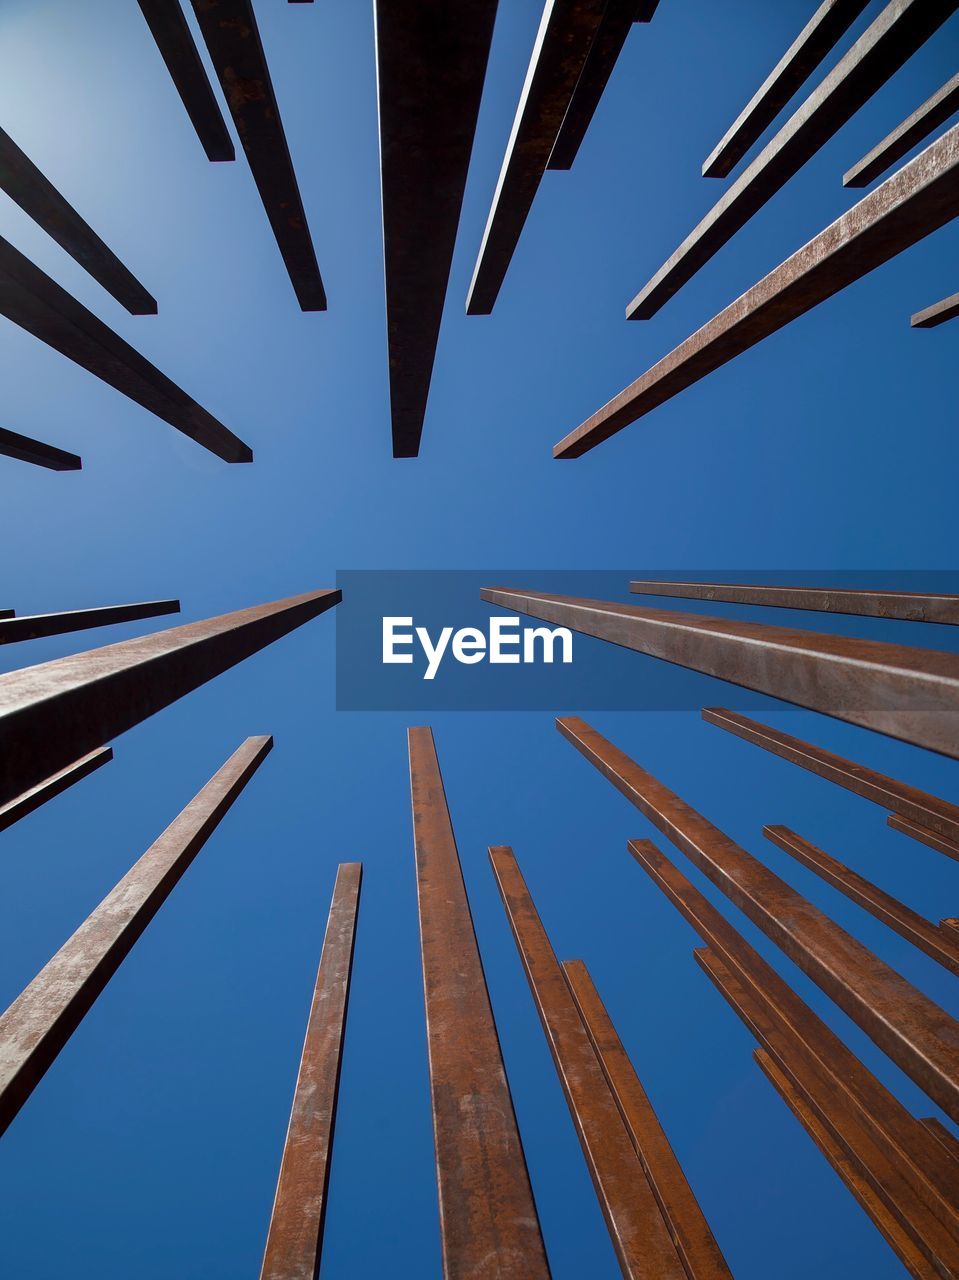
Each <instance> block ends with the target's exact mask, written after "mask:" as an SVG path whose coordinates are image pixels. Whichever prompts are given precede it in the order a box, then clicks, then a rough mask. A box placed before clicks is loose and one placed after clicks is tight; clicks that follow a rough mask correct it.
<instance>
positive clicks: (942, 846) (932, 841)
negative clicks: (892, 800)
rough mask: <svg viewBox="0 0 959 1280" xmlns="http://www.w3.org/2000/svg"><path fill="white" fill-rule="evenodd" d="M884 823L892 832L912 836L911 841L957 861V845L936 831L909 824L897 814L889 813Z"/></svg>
mask: <svg viewBox="0 0 959 1280" xmlns="http://www.w3.org/2000/svg"><path fill="white" fill-rule="evenodd" d="M943 803H945V801H943ZM886 822H887V823H888V824H889V826H890V827H892V829H893V831H899V832H901V833H902V834H903V835H904V836H912V838H913V840H918V841H920V843H921V844H924V845H928V846H929V848H930V849H935V850H936V852H937V853H944V854H945V855H946V857H947V858H956V859H957V860H959V845H957V844H953V842H952V841H951V840H946V839H945V838H944V837H943V836H941V835H940V834H939V833H938V832H937V831H932V830H930V829H929V827H927V826H924V825H923V824H922V823H921V822H911V821H910V820H909V819H908V818H903V817H901V816H900V815H899V814H898V813H891V814H890V815H889V817H888V818H887V819H886Z"/></svg>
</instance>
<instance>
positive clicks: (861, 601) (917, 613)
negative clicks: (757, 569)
mask: <svg viewBox="0 0 959 1280" xmlns="http://www.w3.org/2000/svg"><path fill="white" fill-rule="evenodd" d="M629 589H630V591H631V592H632V593H633V594H634V595H641V596H671V597H675V598H677V599H680V600H720V601H723V602H724V603H726V604H756V605H762V606H763V607H764V608H772V609H808V610H811V611H813V612H818V613H843V614H849V615H851V616H855V617H866V618H901V619H904V620H906V621H908V622H944V623H948V624H949V625H951V626H959V595H948V594H946V593H944V592H939V593H936V594H930V593H927V592H922V591H858V590H851V589H849V588H846V587H839V588H837V587H769V586H760V585H758V584H756V583H744V582H659V581H656V580H652V579H643V580H642V581H635V582H631V583H630V584H629Z"/></svg>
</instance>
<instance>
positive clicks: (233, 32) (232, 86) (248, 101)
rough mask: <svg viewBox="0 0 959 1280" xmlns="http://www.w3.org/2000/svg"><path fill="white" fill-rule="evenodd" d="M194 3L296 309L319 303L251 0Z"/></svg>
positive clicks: (316, 307) (315, 270)
mask: <svg viewBox="0 0 959 1280" xmlns="http://www.w3.org/2000/svg"><path fill="white" fill-rule="evenodd" d="M193 11H194V13H195V14H196V20H197V22H198V23H199V25H200V31H201V33H202V35H203V39H204V41H205V42H206V47H207V49H208V50H209V54H210V58H211V60H212V62H213V66H214V68H215V69H216V74H217V76H218V77H219V80H220V85H221V87H222V89H223V94H224V96H225V98H226V101H227V105H228V106H229V108H230V112H231V114H232V116H233V123H234V125H235V126H236V131H237V133H238V134H239V137H240V142H241V144H242V146H243V150H244V151H245V152H246V158H247V162H248V163H249V166H250V172H251V173H252V175H253V181H254V182H255V183H256V189H257V191H259V193H260V199H261V200H262V201H263V208H264V210H265V211H266V216H267V218H268V219H269V221H270V226H271V227H272V228H273V235H274V237H275V238H276V243H277V247H278V248H279V250H280V255H281V257H282V258H283V262H284V263H285V265H286V270H287V273H288V274H289V277H290V283H291V284H292V285H293V292H294V293H295V294H296V300H297V302H298V303H299V304H300V309H301V310H302V311H325V310H326V292H325V290H324V288H323V281H322V279H321V278H320V268H319V266H318V265H317V261H316V251H315V250H314V248H313V241H312V239H311V238H310V229H309V226H308V225H307V221H306V213H305V211H304V209H303V201H302V199H301V198H300V189H299V187H298V186H297V182H296V173H295V172H294V170H293V161H292V160H291V158H290V150H289V147H288V146H287V142H286V134H285V133H284V131H283V122H282V120H281V119H280V108H279V106H278V104H277V101H276V95H275V93H274V92H273V82H272V80H271V79H270V70H269V67H268V66H267V62H266V55H265V53H264V52H263V45H262V43H261V41H260V33H259V30H258V28H257V25H256V17H255V15H254V13H253V5H252V4H251V3H250V0H193Z"/></svg>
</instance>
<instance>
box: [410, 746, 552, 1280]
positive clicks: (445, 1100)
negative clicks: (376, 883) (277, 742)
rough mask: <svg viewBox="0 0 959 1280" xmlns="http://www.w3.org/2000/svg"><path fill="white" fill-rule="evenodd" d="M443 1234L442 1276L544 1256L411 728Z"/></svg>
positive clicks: (544, 1272)
mask: <svg viewBox="0 0 959 1280" xmlns="http://www.w3.org/2000/svg"><path fill="white" fill-rule="evenodd" d="M409 756H410V791H411V799H412V807H413V843H414V847H415V853H416V890H417V900H418V903H419V916H420V943H421V951H422V962H423V992H424V998H425V1002H426V1039H427V1049H428V1055H429V1072H430V1096H431V1098H432V1108H433V1142H434V1147H435V1152H436V1181H437V1189H438V1191H439V1208H440V1244H441V1248H442V1256H443V1274H444V1276H445V1277H446V1280H480V1278H481V1277H482V1278H483V1280H485V1278H486V1277H488V1276H494V1275H497V1276H499V1275H502V1276H523V1277H524V1280H525V1278H526V1277H529V1280H548V1277H549V1265H548V1263H547V1261H546V1251H545V1248H544V1246H543V1238H542V1234H541V1232H540V1226H539V1217H538V1215H537V1212H536V1205H535V1202H534V1200H533V1191H532V1188H531V1186H530V1183H529V1174H528V1172H527V1169H526V1158H525V1156H524V1154H523V1144H522V1142H521V1141H520V1136H519V1130H518V1129H517V1127H516V1116H515V1114H514V1112H513V1100H512V1097H511V1096H510V1090H509V1082H508V1081H507V1079H506V1069H505V1068H504V1066H503V1055H502V1052H501V1050H500V1044H499V1037H498V1035H497V1033H496V1023H495V1022H494V1020H493V1010H492V1007H491V1005H490V999H489V992H488V990H487V987H486V977H485V975H484V973H483V962H482V960H481V959H480V953H479V947H478V946H477V943H476V934H475V932H474V930H473V919H472V916H471V914H470V906H469V899H468V898H467V895H466V885H465V884H464V882H463V872H462V869H461V867H460V860H459V854H458V853H457V850H456V840H455V838H454V836H453V826H452V823H451V821H450V814H449V809H448V807H447V804H446V793H445V791H444V789H443V778H442V775H441V774H440V766H439V761H438V760H437V758H436V748H435V747H434V745H433V735H432V732H431V731H430V729H429V728H427V727H425V726H423V727H417V728H412V729H410V730H409Z"/></svg>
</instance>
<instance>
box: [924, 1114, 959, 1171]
mask: <svg viewBox="0 0 959 1280" xmlns="http://www.w3.org/2000/svg"><path fill="white" fill-rule="evenodd" d="M922 1124H924V1125H925V1127H926V1128H927V1129H928V1130H929V1132H930V1133H931V1134H932V1135H933V1137H934V1138H937V1139H938V1140H939V1142H940V1143H941V1144H942V1146H944V1147H945V1149H946V1150H947V1151H948V1152H949V1154H950V1155H951V1156H952V1158H953V1159H954V1160H959V1138H957V1137H956V1135H955V1134H954V1133H951V1132H950V1131H949V1130H948V1129H947V1128H946V1126H945V1125H944V1124H943V1123H942V1121H941V1120H937V1119H936V1117H935V1116H927V1117H926V1118H925V1119H924V1120H923V1121H922Z"/></svg>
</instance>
